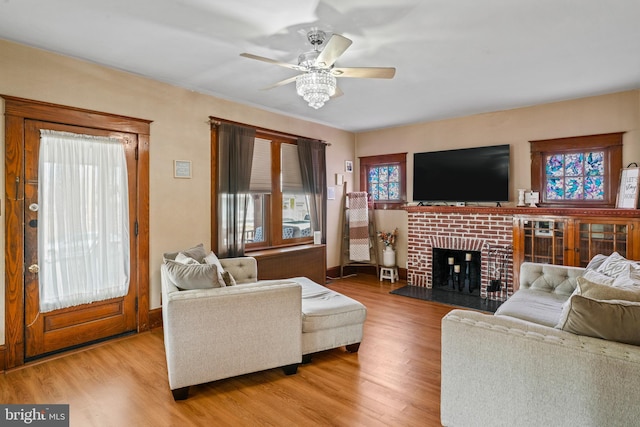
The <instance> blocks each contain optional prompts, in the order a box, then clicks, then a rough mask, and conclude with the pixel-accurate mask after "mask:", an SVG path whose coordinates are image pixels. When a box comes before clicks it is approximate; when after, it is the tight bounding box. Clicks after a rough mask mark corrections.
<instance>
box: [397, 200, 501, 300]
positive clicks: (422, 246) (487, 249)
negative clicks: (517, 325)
mask: <svg viewBox="0 0 640 427" xmlns="http://www.w3.org/2000/svg"><path fill="white" fill-rule="evenodd" d="M407 212H408V238H407V239H408V242H407V243H408V253H407V255H408V257H407V258H408V263H407V283H408V284H410V285H414V286H422V287H427V288H431V287H432V286H433V277H432V273H433V250H434V248H438V249H450V250H456V251H467V252H473V251H477V252H479V253H480V297H481V298H489V299H495V300H505V299H506V297H507V292H508V295H511V294H512V293H513V255H512V245H513V215H512V214H511V213H508V214H502V213H500V208H495V209H494V208H474V207H464V208H463V207H451V206H449V207H446V206H434V207H408V208H407ZM496 257H498V258H500V260H501V261H502V266H503V274H502V276H501V277H500V280H501V282H502V284H503V285H502V287H501V289H500V291H498V292H488V289H490V286H489V285H490V284H491V280H492V279H495V278H496V277H497V275H498V271H497V264H496ZM504 284H508V289H506V288H505V286H504Z"/></svg>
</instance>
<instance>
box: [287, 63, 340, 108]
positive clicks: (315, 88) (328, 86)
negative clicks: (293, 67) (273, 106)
mask: <svg viewBox="0 0 640 427" xmlns="http://www.w3.org/2000/svg"><path fill="white" fill-rule="evenodd" d="M296 91H297V92H298V95H300V96H301V97H302V98H303V99H304V100H305V101H307V103H308V104H309V107H312V108H315V109H316V110H317V109H318V108H321V107H322V106H323V105H324V103H325V102H327V101H328V100H329V98H331V97H332V96H333V95H335V93H336V78H335V77H334V76H333V75H331V74H330V73H329V72H327V71H325V70H312V71H309V72H307V73H304V74H300V75H299V76H298V77H296Z"/></svg>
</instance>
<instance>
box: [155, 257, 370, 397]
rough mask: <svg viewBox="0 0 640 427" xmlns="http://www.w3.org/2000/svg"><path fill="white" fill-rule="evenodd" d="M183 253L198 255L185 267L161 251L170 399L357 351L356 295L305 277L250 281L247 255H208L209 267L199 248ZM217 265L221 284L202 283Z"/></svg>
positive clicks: (359, 318) (360, 309)
mask: <svg viewBox="0 0 640 427" xmlns="http://www.w3.org/2000/svg"><path fill="white" fill-rule="evenodd" d="M196 248H197V247H196ZM192 249H194V248H192ZM196 252H200V249H198V250H197V251H196ZM185 253H187V255H193V256H194V257H195V258H196V259H197V261H198V264H194V265H192V267H193V268H192V269H190V268H188V267H182V266H181V265H180V263H176V262H175V259H176V257H178V256H179V254H178V253H174V254H165V263H164V264H163V265H162V267H161V280H162V316H163V327H164V344H165V352H166V358H167V371H168V377H169V386H170V388H171V390H172V392H173V395H174V398H175V399H176V400H179V399H185V398H187V397H188V393H189V387H190V386H191V385H196V384H202V383H206V382H210V381H215V380H219V379H223V378H229V377H233V376H237V375H241V374H247V373H251V372H257V371H261V370H266V369H271V368H275V367H283V368H284V370H285V373H286V374H294V373H295V372H296V371H297V367H298V364H299V363H301V362H302V361H303V359H304V361H305V362H309V361H310V360H311V355H312V354H313V353H315V352H319V351H323V350H328V349H332V348H337V347H340V346H346V348H347V351H349V352H354V353H355V352H357V351H358V347H359V344H360V342H361V340H362V336H363V328H364V321H365V318H366V308H365V306H364V305H362V304H361V303H359V302H358V301H355V300H353V299H351V298H349V297H347V296H345V295H342V294H340V293H338V292H335V291H332V290H330V289H328V288H326V287H325V286H322V285H319V284H317V283H314V282H312V281H311V280H309V279H307V278H305V277H295V278H290V279H285V280H261V281H258V280H257V263H256V260H255V258H251V257H240V258H228V259H220V260H217V258H216V259H215V261H218V262H219V266H216V268H215V269H212V268H209V267H207V263H206V262H202V263H201V261H203V257H202V256H201V253H200V254H195V253H194V252H193V251H192V252H191V253H189V251H185ZM209 256H210V255H209ZM215 261H214V263H215ZM220 270H223V271H224V272H225V273H226V274H225V277H221V278H220V280H223V281H225V284H222V283H220V284H218V285H217V286H216V287H210V286H207V283H209V282H210V281H211V280H213V281H214V282H215V281H216V278H217V272H219V271H220ZM229 278H233V279H231V280H232V282H233V283H229ZM188 288H193V289H188Z"/></svg>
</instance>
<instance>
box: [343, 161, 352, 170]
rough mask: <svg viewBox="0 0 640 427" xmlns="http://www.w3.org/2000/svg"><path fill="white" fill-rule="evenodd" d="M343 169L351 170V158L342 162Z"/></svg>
mask: <svg viewBox="0 0 640 427" xmlns="http://www.w3.org/2000/svg"><path fill="white" fill-rule="evenodd" d="M344 171H345V172H353V162H352V161H351V160H345V162H344Z"/></svg>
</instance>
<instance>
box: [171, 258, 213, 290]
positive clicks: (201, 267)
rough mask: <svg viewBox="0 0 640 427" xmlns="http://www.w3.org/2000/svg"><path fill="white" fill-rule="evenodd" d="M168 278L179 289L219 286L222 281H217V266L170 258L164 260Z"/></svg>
mask: <svg viewBox="0 0 640 427" xmlns="http://www.w3.org/2000/svg"><path fill="white" fill-rule="evenodd" d="M164 263H165V265H166V266H167V273H168V274H169V278H170V279H171V281H172V282H173V284H174V285H176V287H178V288H179V289H181V290H189V289H209V288H221V287H223V286H224V283H222V284H221V283H220V282H219V281H218V268H217V267H216V266H215V265H210V264H182V263H180V262H177V261H172V260H170V259H168V260H165V262H164Z"/></svg>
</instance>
